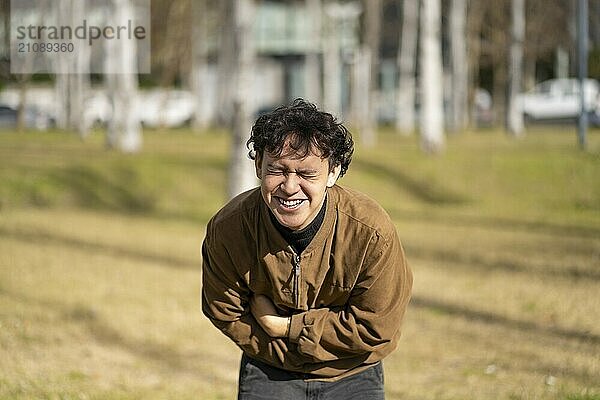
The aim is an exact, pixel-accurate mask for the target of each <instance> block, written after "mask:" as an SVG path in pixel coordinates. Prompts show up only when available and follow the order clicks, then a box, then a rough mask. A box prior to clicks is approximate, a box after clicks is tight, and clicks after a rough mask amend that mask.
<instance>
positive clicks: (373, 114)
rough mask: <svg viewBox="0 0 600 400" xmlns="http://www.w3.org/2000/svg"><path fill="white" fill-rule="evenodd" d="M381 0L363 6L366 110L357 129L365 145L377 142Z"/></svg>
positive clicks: (371, 1)
mask: <svg viewBox="0 0 600 400" xmlns="http://www.w3.org/2000/svg"><path fill="white" fill-rule="evenodd" d="M382 7H383V6H382V2H381V0H369V1H368V2H367V1H365V2H364V8H365V38H364V42H363V46H362V48H361V50H360V52H361V57H362V58H364V59H363V60H362V61H363V62H365V63H366V65H367V66H368V67H367V68H366V70H365V72H367V73H368V80H367V82H368V86H367V87H368V90H367V92H366V95H367V101H366V104H365V106H366V110H364V111H365V112H364V113H362V112H361V113H360V114H359V115H361V116H362V118H359V129H360V133H361V136H360V137H361V141H362V143H363V144H364V145H365V146H369V147H371V146H374V145H375V144H376V143H377V91H378V75H379V43H380V36H381V14H382V12H383V8H382Z"/></svg>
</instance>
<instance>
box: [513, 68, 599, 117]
mask: <svg viewBox="0 0 600 400" xmlns="http://www.w3.org/2000/svg"><path fill="white" fill-rule="evenodd" d="M579 93H580V85H579V81H578V80H577V79H574V78H569V79H550V80H547V81H544V82H541V83H539V84H538V85H536V86H535V87H534V88H533V89H532V90H531V91H529V92H527V93H523V94H521V96H520V101H521V106H522V109H523V114H524V116H525V118H526V119H527V120H555V121H558V120H566V119H574V118H577V117H578V116H579V113H580V110H581V100H580V95H579ZM583 93H584V105H585V110H586V111H587V112H588V114H589V116H590V122H592V123H596V124H597V123H599V122H600V84H599V83H598V81H596V80H595V79H586V80H584V84H583Z"/></svg>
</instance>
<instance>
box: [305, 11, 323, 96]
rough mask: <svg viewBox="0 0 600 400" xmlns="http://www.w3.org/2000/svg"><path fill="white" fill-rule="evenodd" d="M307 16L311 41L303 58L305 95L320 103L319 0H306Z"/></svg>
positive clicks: (320, 13) (320, 12)
mask: <svg viewBox="0 0 600 400" xmlns="http://www.w3.org/2000/svg"><path fill="white" fill-rule="evenodd" d="M306 7H307V17H308V18H309V22H310V24H311V31H310V35H311V40H310V41H311V43H313V45H312V46H313V47H312V48H310V49H308V51H307V53H306V56H305V57H306V59H305V75H304V76H305V88H306V89H305V96H306V100H308V101H310V102H311V103H316V104H321V102H322V101H323V99H322V98H321V67H320V62H319V53H320V51H321V15H322V13H323V11H322V8H321V0H306Z"/></svg>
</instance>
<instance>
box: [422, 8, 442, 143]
mask: <svg viewBox="0 0 600 400" xmlns="http://www.w3.org/2000/svg"><path fill="white" fill-rule="evenodd" d="M422 5H423V9H422V10H421V35H422V41H421V43H422V45H421V55H420V70H421V74H420V87H421V96H422V100H421V115H420V117H421V118H420V132H421V146H422V148H423V150H424V151H426V152H428V153H437V152H440V151H442V150H443V147H444V104H443V102H444V100H443V93H442V86H443V84H442V82H443V74H442V44H441V24H442V20H441V12H440V9H441V0H422Z"/></svg>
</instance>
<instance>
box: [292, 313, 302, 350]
mask: <svg viewBox="0 0 600 400" xmlns="http://www.w3.org/2000/svg"><path fill="white" fill-rule="evenodd" d="M303 328H304V313H301V314H294V315H292V317H291V321H290V331H289V333H288V339H289V340H290V342H293V343H298V341H299V340H300V334H301V333H302V329H303Z"/></svg>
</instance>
